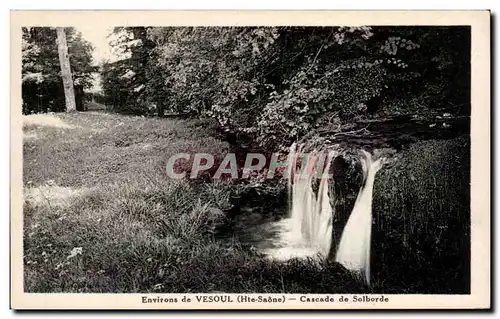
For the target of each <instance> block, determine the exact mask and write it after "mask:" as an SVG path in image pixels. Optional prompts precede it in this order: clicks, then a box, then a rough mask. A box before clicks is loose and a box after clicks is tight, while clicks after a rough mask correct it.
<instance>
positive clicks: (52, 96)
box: [22, 27, 96, 114]
mask: <svg viewBox="0 0 500 319" xmlns="http://www.w3.org/2000/svg"><path fill="white" fill-rule="evenodd" d="M65 32H66V38H67V42H68V54H69V59H70V65H71V71H72V75H73V81H74V85H75V87H76V88H81V89H86V88H89V87H90V86H91V84H92V82H91V81H92V73H93V72H95V71H96V68H95V67H94V66H93V65H92V50H93V47H92V45H91V44H90V43H89V42H88V41H86V40H85V39H83V38H82V35H81V33H80V32H77V31H76V30H75V29H74V28H65ZM56 39H57V34H56V29H55V28H49V27H32V28H23V38H22V98H23V113H24V114H29V113H39V112H47V111H64V109H65V102H64V89H63V84H62V78H61V76H60V72H61V67H60V64H59V55H58V50H57V42H56Z"/></svg>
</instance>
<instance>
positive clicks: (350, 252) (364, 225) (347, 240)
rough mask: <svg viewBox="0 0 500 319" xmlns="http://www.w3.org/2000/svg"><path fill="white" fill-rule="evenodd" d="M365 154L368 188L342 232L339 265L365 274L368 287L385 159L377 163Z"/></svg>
mask: <svg viewBox="0 0 500 319" xmlns="http://www.w3.org/2000/svg"><path fill="white" fill-rule="evenodd" d="M363 153H364V157H363V158H361V164H362V167H363V179H364V184H363V186H362V187H361V190H360V192H359V194H358V197H357V199H356V203H355V204H354V208H353V210H352V213H351V215H350V217H349V219H348V221H347V224H346V226H345V228H344V230H343V232H342V237H341V239H340V243H339V247H338V249H337V254H336V261H337V262H338V263H340V264H342V265H344V267H346V268H347V269H349V270H352V271H354V272H356V273H359V274H364V276H365V280H366V283H367V284H368V285H369V284H370V246H371V243H370V242H371V230H372V198H373V184H374V181H375V175H376V173H377V172H378V171H379V170H380V169H381V168H382V165H383V163H384V159H383V158H380V159H378V160H377V161H373V160H372V157H371V155H370V154H369V153H367V152H365V151H363Z"/></svg>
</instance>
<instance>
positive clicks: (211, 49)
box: [102, 27, 470, 149]
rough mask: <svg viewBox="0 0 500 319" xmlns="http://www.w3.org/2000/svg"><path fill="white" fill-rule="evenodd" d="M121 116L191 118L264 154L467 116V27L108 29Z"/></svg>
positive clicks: (109, 72)
mask: <svg viewBox="0 0 500 319" xmlns="http://www.w3.org/2000/svg"><path fill="white" fill-rule="evenodd" d="M115 32H116V33H117V34H118V33H119V34H120V37H119V41H117V43H116V44H115V46H116V47H117V48H120V49H121V50H123V51H124V52H127V51H128V52H130V54H129V58H127V59H123V60H120V61H118V62H114V63H107V64H104V65H103V70H102V71H103V79H104V81H103V87H104V90H105V93H106V96H107V97H108V101H109V102H110V103H111V104H113V105H114V106H115V109H116V110H117V111H120V112H126V113H134V114H156V115H159V116H162V115H163V114H164V112H165V111H167V112H189V113H191V114H196V115H198V116H200V115H201V116H210V117H213V118H215V119H217V120H218V122H219V123H220V125H222V126H225V127H227V128H230V129H232V130H235V131H237V132H241V133H244V134H247V135H250V136H252V137H253V138H255V139H256V140H257V141H259V142H260V143H261V144H262V145H265V146H267V147H269V148H270V149H276V148H279V146H281V145H287V144H288V143H289V142H290V141H291V140H294V139H296V138H299V137H301V136H303V135H304V134H306V133H310V132H312V131H315V130H316V129H318V128H321V129H323V130H325V129H329V130H332V131H333V132H335V131H340V130H342V129H346V128H347V129H348V127H349V125H350V123H352V122H353V121H356V120H360V119H366V118H374V117H375V118H380V117H389V116H395V115H404V114H420V115H423V116H431V115H434V114H436V113H440V114H443V113H448V114H450V115H451V116H457V115H468V113H469V112H470V111H469V94H470V90H469V89H468V87H469V76H470V75H469V68H470V65H469V63H470V53H469V51H470V30H469V28H467V27H397V28H394V27H322V28H318V27H314V28H312V27H272V28H271V27H260V28H250V27H246V28H242V27H135V28H117V29H116V30H115Z"/></svg>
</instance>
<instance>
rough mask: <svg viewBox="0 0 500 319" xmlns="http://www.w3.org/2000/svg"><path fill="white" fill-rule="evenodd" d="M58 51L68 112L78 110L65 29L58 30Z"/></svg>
mask: <svg viewBox="0 0 500 319" xmlns="http://www.w3.org/2000/svg"><path fill="white" fill-rule="evenodd" d="M57 49H58V52H59V63H60V64H61V77H62V79H63V85H64V96H65V98H66V111H67V112H72V111H75V110H76V102H75V91H74V88H73V77H72V75H71V66H70V64H69V58H68V44H67V42H66V34H65V33H64V28H57Z"/></svg>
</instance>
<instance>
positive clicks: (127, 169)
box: [23, 112, 469, 293]
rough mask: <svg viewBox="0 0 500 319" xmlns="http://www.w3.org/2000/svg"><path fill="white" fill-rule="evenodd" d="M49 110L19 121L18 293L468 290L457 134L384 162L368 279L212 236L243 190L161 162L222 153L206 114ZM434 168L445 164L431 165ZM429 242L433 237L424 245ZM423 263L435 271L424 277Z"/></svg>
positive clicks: (461, 159)
mask: <svg viewBox="0 0 500 319" xmlns="http://www.w3.org/2000/svg"><path fill="white" fill-rule="evenodd" d="M52 117H53V118H57V120H54V119H51V120H49V121H47V123H45V124H44V125H41V123H40V121H42V122H43V117H42V119H36V120H30V121H27V122H25V127H24V147H23V155H24V161H23V163H24V176H23V181H24V191H25V197H24V210H23V212H24V275H25V282H24V284H25V290H26V291H29V292H126V293H131V292H260V293H266V292H268V293H357V292H382V291H384V292H394V293H398V292H428V291H434V292H441V291H445V292H446V291H453V292H457V291H458V292H461V291H462V290H460V289H462V288H460V287H462V286H460V287H458V286H457V284H456V279H457V278H460V276H461V275H462V274H463V273H464V271H465V270H464V268H463V267H462V266H461V265H462V264H461V263H460V262H459V261H458V259H457V258H458V257H462V258H463V256H464V255H463V249H464V247H465V246H466V245H465V244H466V243H467V240H468V237H467V236H466V235H464V236H463V238H462V239H461V240H459V241H454V240H455V239H456V237H457V235H456V234H457V230H460V234H462V232H466V231H467V229H468V228H467V227H468V226H467V223H466V222H465V220H466V218H467V217H468V216H469V215H468V210H467V207H465V206H464V205H465V204H466V202H467V200H468V199H467V196H468V193H466V192H465V191H467V190H468V185H466V184H464V183H465V182H466V181H465V180H463V179H462V178H463V176H465V175H463V174H462V175H460V174H456V169H457V165H458V167H460V165H462V164H463V163H464V161H465V162H467V161H466V160H465V158H464V156H465V155H463V156H462V155H460V154H459V155H460V156H461V157H460V156H459V155H456V154H455V153H456V152H454V151H455V150H457V147H456V145H458V144H453V143H450V142H426V143H423V144H417V145H415V146H413V147H412V148H410V149H409V150H407V151H405V152H403V153H402V160H400V161H398V162H397V164H396V165H395V166H394V167H393V168H391V169H387V170H384V171H381V175H380V179H378V180H377V181H376V190H375V196H374V214H375V216H376V227H375V229H376V230H375V231H374V233H375V234H374V250H375V253H374V260H375V262H376V264H377V265H382V266H383V269H382V270H380V269H378V268H376V267H375V268H376V269H377V270H376V271H377V277H378V279H376V280H375V284H374V285H373V286H372V287H371V288H367V287H365V286H364V285H362V284H361V283H359V281H358V280H357V279H356V278H353V277H352V276H351V275H350V274H349V273H347V272H346V271H345V270H344V269H343V268H342V267H340V266H339V265H337V264H336V263H334V262H330V261H325V262H321V263H318V262H314V261H312V260H306V261H298V260H292V261H291V262H289V263H279V262H272V261H269V260H267V259H265V258H263V257H262V256H260V255H258V254H257V253H256V252H253V251H251V250H249V249H246V248H245V247H243V246H242V245H241V244H240V243H239V242H237V241H235V242H227V241H222V240H220V239H217V237H216V236H214V232H215V230H216V229H217V228H219V227H220V226H224V225H226V224H228V223H229V221H228V218H227V217H226V215H225V214H224V213H223V211H224V210H225V209H226V208H229V207H230V206H231V203H230V198H231V197H234V196H236V195H238V194H241V193H242V192H243V191H244V189H242V188H241V186H237V185H231V184H228V183H226V182H217V183H216V182H210V183H208V182H204V183H189V182H186V181H180V180H172V179H169V178H166V176H165V171H164V167H165V161H166V160H167V159H168V157H169V156H170V155H172V154H174V153H178V152H188V153H192V152H195V151H198V152H206V153H211V154H216V156H217V157H222V156H223V155H224V154H225V152H227V151H228V150H229V146H228V145H227V144H226V143H224V142H221V141H219V140H217V139H215V138H214V137H213V136H211V134H209V133H210V128H207V127H206V123H203V122H200V121H185V120H172V119H168V120H165V119H163V120H162V119H151V118H142V117H127V116H120V115H112V114H106V113H92V112H84V113H75V114H57V115H53V116H52ZM55 123H58V124H55ZM42 124H43V123H42ZM462 142H463V141H462V140H460V141H458V142H454V143H462ZM426 147H427V148H428V147H431V149H429V150H428V151H427V153H424V154H422V151H423V150H425V149H426ZM460 149H467V148H466V147H463V146H462V147H461V148H460ZM450 156H451V159H452V160H453V161H452V162H450V161H449V160H450V158H449V157H450ZM455 156H458V157H456V158H455ZM452 164H453V165H454V166H453V165H452ZM433 165H441V166H442V167H441V166H439V167H434V166H433ZM436 168H439V169H440V170H437V171H436V172H441V173H440V174H439V175H431V174H428V171H429V170H430V169H436ZM462 169H463V170H464V172H465V173H466V170H467V167H463V168H462ZM465 173H464V174H465ZM398 174H399V175H398ZM464 185H465V186H467V187H465V186H464ZM450 202H453V204H451V205H450ZM423 234H424V235H425V236H423ZM464 234H465V233H464ZM404 238H406V241H405V240H404ZM438 238H439V240H440V243H439V244H437V246H436V240H437V239H438ZM429 243H434V246H431V247H433V248H431V249H424V248H425V247H426V246H425V245H429ZM436 247H437V248H436ZM398 258H399V259H398ZM465 258H466V257H465ZM447 260H448V264H446V261H447ZM408 261H411V264H409V263H408ZM443 262H445V264H443ZM426 267H427V268H429V269H431V270H432V269H434V270H436V273H435V274H434V275H432V276H430V277H429V278H428V279H426V278H424V276H429V273H428V272H425V273H424V272H423V271H422V269H427V268H426ZM394 272H397V273H398V274H401V276H399V277H398V276H395V275H394ZM430 273H431V274H432V272H430ZM450 274H451V275H450ZM412 276H413V277H412ZM414 276H417V277H414ZM440 278H444V279H443V280H441V279H440ZM436 280H438V281H436ZM454 280H455V281H454ZM457 287H458V288H457ZM459 288H460V289H459ZM463 289H465V288H463Z"/></svg>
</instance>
